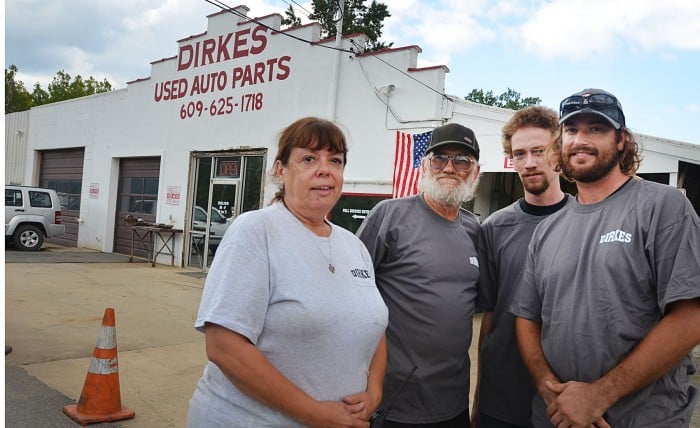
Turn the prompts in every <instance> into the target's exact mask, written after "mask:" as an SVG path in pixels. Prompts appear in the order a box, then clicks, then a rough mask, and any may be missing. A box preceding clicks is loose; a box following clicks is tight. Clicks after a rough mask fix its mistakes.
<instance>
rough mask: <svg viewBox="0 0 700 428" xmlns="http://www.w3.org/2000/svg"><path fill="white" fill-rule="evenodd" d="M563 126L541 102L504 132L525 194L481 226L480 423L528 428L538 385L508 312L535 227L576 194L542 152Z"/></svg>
mask: <svg viewBox="0 0 700 428" xmlns="http://www.w3.org/2000/svg"><path fill="white" fill-rule="evenodd" d="M558 130H559V117H558V116H557V113H556V112H555V111H554V110H552V109H549V108H545V107H542V106H530V107H526V108H523V109H520V110H518V111H517V112H516V113H515V114H514V115H513V117H511V118H510V120H508V122H506V124H505V125H504V126H503V131H502V137H503V138H502V144H503V153H505V155H506V156H508V157H509V158H510V159H512V161H513V169H514V170H515V172H516V173H517V174H518V177H519V178H520V181H521V182H522V184H523V192H524V197H523V198H521V199H519V200H518V201H516V202H514V203H513V204H511V205H509V206H507V207H505V208H503V209H501V210H498V211H496V212H495V213H493V214H491V215H490V216H489V217H488V218H487V219H486V220H485V221H484V222H483V224H482V225H481V238H480V239H479V269H480V278H479V292H478V293H477V296H478V297H477V301H476V305H477V307H479V308H481V309H482V310H483V311H484V312H483V315H482V318H481V331H480V333H479V377H478V379H479V380H478V383H477V393H476V399H475V400H474V411H473V412H472V419H473V420H474V421H475V422H474V423H473V426H475V425H476V424H477V423H476V421H478V426H479V428H527V427H528V426H529V425H530V413H531V411H530V409H531V403H532V397H533V396H534V395H535V387H534V386H533V385H532V381H531V379H530V374H529V373H528V371H527V369H526V368H525V365H524V364H523V361H522V359H521V358H520V352H518V347H517V344H516V341H515V316H514V315H512V314H510V313H509V312H508V308H509V307H510V303H511V300H512V298H513V294H514V293H515V290H516V289H517V287H518V285H519V284H520V277H521V274H522V271H523V266H524V265H525V259H526V256H527V247H528V244H529V243H530V238H531V237H532V233H533V232H534V231H535V227H537V225H538V224H539V223H540V222H541V221H542V220H544V219H545V218H547V217H548V216H549V215H551V214H554V213H555V212H557V211H559V210H560V209H561V208H563V207H564V206H565V205H566V204H567V203H568V202H569V199H570V197H568V196H567V195H565V194H564V192H562V191H561V186H560V185H559V175H558V174H557V173H556V172H555V171H554V170H553V169H552V168H551V167H550V166H549V164H548V163H547V161H546V159H545V157H544V151H545V148H546V146H547V144H549V141H550V140H551V139H552V137H553V136H554V135H555V134H556V133H557V131H558Z"/></svg>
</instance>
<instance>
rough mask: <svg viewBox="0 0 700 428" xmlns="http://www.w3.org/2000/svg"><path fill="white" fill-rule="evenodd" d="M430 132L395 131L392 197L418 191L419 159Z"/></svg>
mask: <svg viewBox="0 0 700 428" xmlns="http://www.w3.org/2000/svg"><path fill="white" fill-rule="evenodd" d="M431 134H432V131H428V132H424V133H422V134H414V135H411V134H407V133H405V132H401V131H396V153H395V155H394V187H393V190H392V192H391V197H392V198H401V197H403V196H410V195H415V194H416V193H418V173H419V171H420V161H421V159H423V156H425V149H426V148H427V147H428V143H429V142H430V135H431Z"/></svg>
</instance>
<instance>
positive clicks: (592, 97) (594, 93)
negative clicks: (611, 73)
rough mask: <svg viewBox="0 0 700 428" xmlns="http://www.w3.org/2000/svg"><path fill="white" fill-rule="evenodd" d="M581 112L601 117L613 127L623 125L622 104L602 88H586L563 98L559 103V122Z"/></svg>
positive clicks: (621, 126) (618, 127) (617, 127)
mask: <svg viewBox="0 0 700 428" xmlns="http://www.w3.org/2000/svg"><path fill="white" fill-rule="evenodd" d="M582 113H592V114H595V115H598V116H600V117H603V118H604V119H605V120H607V121H608V122H609V123H610V124H611V125H612V126H613V127H614V128H615V129H620V128H623V127H624V126H625V114H624V113H623V112H622V104H620V101H618V99H617V98H616V97H615V95H613V94H611V93H610V92H607V91H604V90H602V89H594V88H587V89H584V90H583V91H580V92H576V93H575V94H573V95H571V96H568V97H566V98H564V100H563V101H562V102H561V103H560V104H559V117H560V118H561V119H559V123H564V122H565V121H567V120H568V119H570V118H572V117H574V116H576V115H577V114H582Z"/></svg>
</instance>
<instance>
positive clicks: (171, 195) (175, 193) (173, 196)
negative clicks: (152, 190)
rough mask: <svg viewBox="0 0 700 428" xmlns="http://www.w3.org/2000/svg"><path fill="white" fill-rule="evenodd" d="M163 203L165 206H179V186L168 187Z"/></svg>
mask: <svg viewBox="0 0 700 428" xmlns="http://www.w3.org/2000/svg"><path fill="white" fill-rule="evenodd" d="M165 203H166V204H167V205H180V186H168V192H167V194H166V195H165Z"/></svg>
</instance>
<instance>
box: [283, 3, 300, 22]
mask: <svg viewBox="0 0 700 428" xmlns="http://www.w3.org/2000/svg"><path fill="white" fill-rule="evenodd" d="M284 15H285V17H284V18H282V25H288V26H290V27H298V26H299V25H301V19H300V18H299V17H297V15H296V14H295V13H294V9H293V8H292V5H291V4H290V5H289V7H288V8H287V10H285V11H284Z"/></svg>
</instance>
